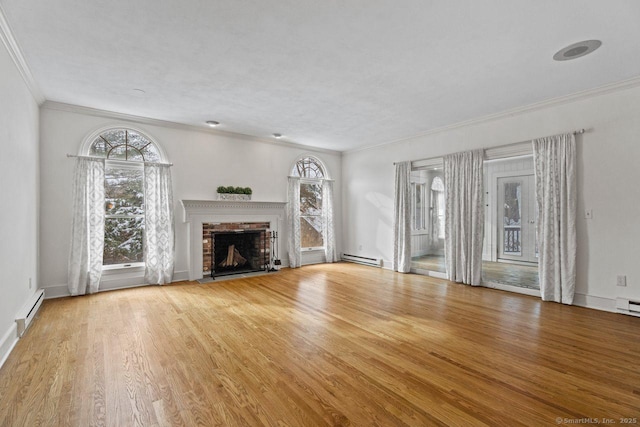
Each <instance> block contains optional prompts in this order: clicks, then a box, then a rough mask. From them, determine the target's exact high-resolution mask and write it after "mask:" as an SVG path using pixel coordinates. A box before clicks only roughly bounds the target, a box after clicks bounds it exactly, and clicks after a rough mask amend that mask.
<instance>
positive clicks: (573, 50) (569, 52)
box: [553, 40, 602, 61]
mask: <svg viewBox="0 0 640 427" xmlns="http://www.w3.org/2000/svg"><path fill="white" fill-rule="evenodd" d="M601 45H602V42H601V41H600V40H585V41H582V42H578V43H574V44H572V45H569V46H567V47H565V48H564V49H560V50H559V51H558V52H557V53H556V54H555V55H553V59H555V60H556V61H568V60H569V59H576V58H580V57H581V56H585V55H588V54H590V53H591V52H593V51H594V50H596V49H597V48H599V47H600V46H601Z"/></svg>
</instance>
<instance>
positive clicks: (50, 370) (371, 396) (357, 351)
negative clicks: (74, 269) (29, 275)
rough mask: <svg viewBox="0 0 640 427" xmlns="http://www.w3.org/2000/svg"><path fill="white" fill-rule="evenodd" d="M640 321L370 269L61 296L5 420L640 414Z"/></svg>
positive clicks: (2, 405)
mask: <svg viewBox="0 0 640 427" xmlns="http://www.w3.org/2000/svg"><path fill="white" fill-rule="evenodd" d="M639 337H640V318H635V317H630V316H624V315H619V314H613V313H605V312H599V311H596V310H590V309H585V308H580V307H570V306H564V305H561V304H556V303H550V302H542V301H541V300H539V299H538V298H534V297H528V296H524V295H517V294H512V293H508V292H501V291H496V290H492V289H486V288H473V287H469V286H464V285H457V284H453V283H450V282H447V281H445V280H440V279H434V278H429V277H424V276H418V275H402V274H397V273H393V272H390V271H385V270H382V269H378V268H372V267H365V266H359V265H355V264H334V265H317V266H307V267H303V268H301V269H296V270H283V271H281V272H280V273H274V274H270V275H265V276H259V277H252V278H247V279H238V280H229V281H224V282H214V283H210V284H204V285H200V284H197V283H191V282H190V283H181V284H174V285H169V286H162V287H160V286H153V287H144V288H136V289H128V290H122V291H113V292H104V293H100V294H97V295H92V296H85V297H75V298H64V299H58V300H48V301H45V303H44V304H43V306H42V308H41V312H40V313H39V314H38V318H37V319H36V321H35V322H34V324H33V326H32V327H31V328H30V329H29V330H28V332H27V334H26V336H25V337H24V338H23V339H21V340H20V341H19V343H18V345H17V346H16V348H15V349H14V351H13V353H12V354H11V355H10V357H9V358H8V360H7V362H6V363H5V365H4V366H3V367H2V369H1V370H0V423H1V425H2V426H38V425H46V426H58V425H59V426H89V425H106V426H164V425H171V426H181V425H185V426H194V425H202V426H214V425H220V426H235V425H250V426H256V425H283V426H284V425H289V426H315V425H357V426H371V425H379V426H398V425H409V426H431V425H465V426H466V425H490V426H496V425H504V426H517V425H527V426H539V425H540V426H541V425H558V423H557V422H556V419H557V418H558V417H560V418H561V423H565V422H566V421H565V420H564V419H565V418H566V419H567V420H569V421H571V420H575V419H579V418H584V417H591V418H600V419H602V418H604V417H608V418H611V419H613V420H615V421H616V423H617V424H620V421H619V420H620V418H622V417H630V418H633V417H636V418H640V409H639V408H640V363H639V362H640V356H639V355H640V338H639Z"/></svg>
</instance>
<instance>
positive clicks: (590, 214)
mask: <svg viewBox="0 0 640 427" xmlns="http://www.w3.org/2000/svg"><path fill="white" fill-rule="evenodd" d="M591 218H593V211H592V210H591V209H585V210H584V219H591Z"/></svg>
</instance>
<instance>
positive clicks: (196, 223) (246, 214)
mask: <svg viewBox="0 0 640 427" xmlns="http://www.w3.org/2000/svg"><path fill="white" fill-rule="evenodd" d="M180 202H181V203H182V209H183V214H184V216H183V221H184V222H186V223H189V244H188V245H189V280H198V279H202V224H207V223H225V222H268V223H269V224H270V226H269V229H270V230H271V231H277V232H278V253H281V254H282V253H284V252H283V250H282V248H283V247H284V243H285V242H286V241H287V240H286V239H287V233H286V230H285V229H284V227H283V224H284V218H285V208H286V206H287V202H258V201H253V200H246V201H230V200H181V201H180Z"/></svg>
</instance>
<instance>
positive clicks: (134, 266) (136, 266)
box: [102, 262, 144, 273]
mask: <svg viewBox="0 0 640 427" xmlns="http://www.w3.org/2000/svg"><path fill="white" fill-rule="evenodd" d="M142 269H144V262H133V263H131V264H115V265H103V266H102V271H103V272H114V273H117V272H119V271H129V270H142Z"/></svg>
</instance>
